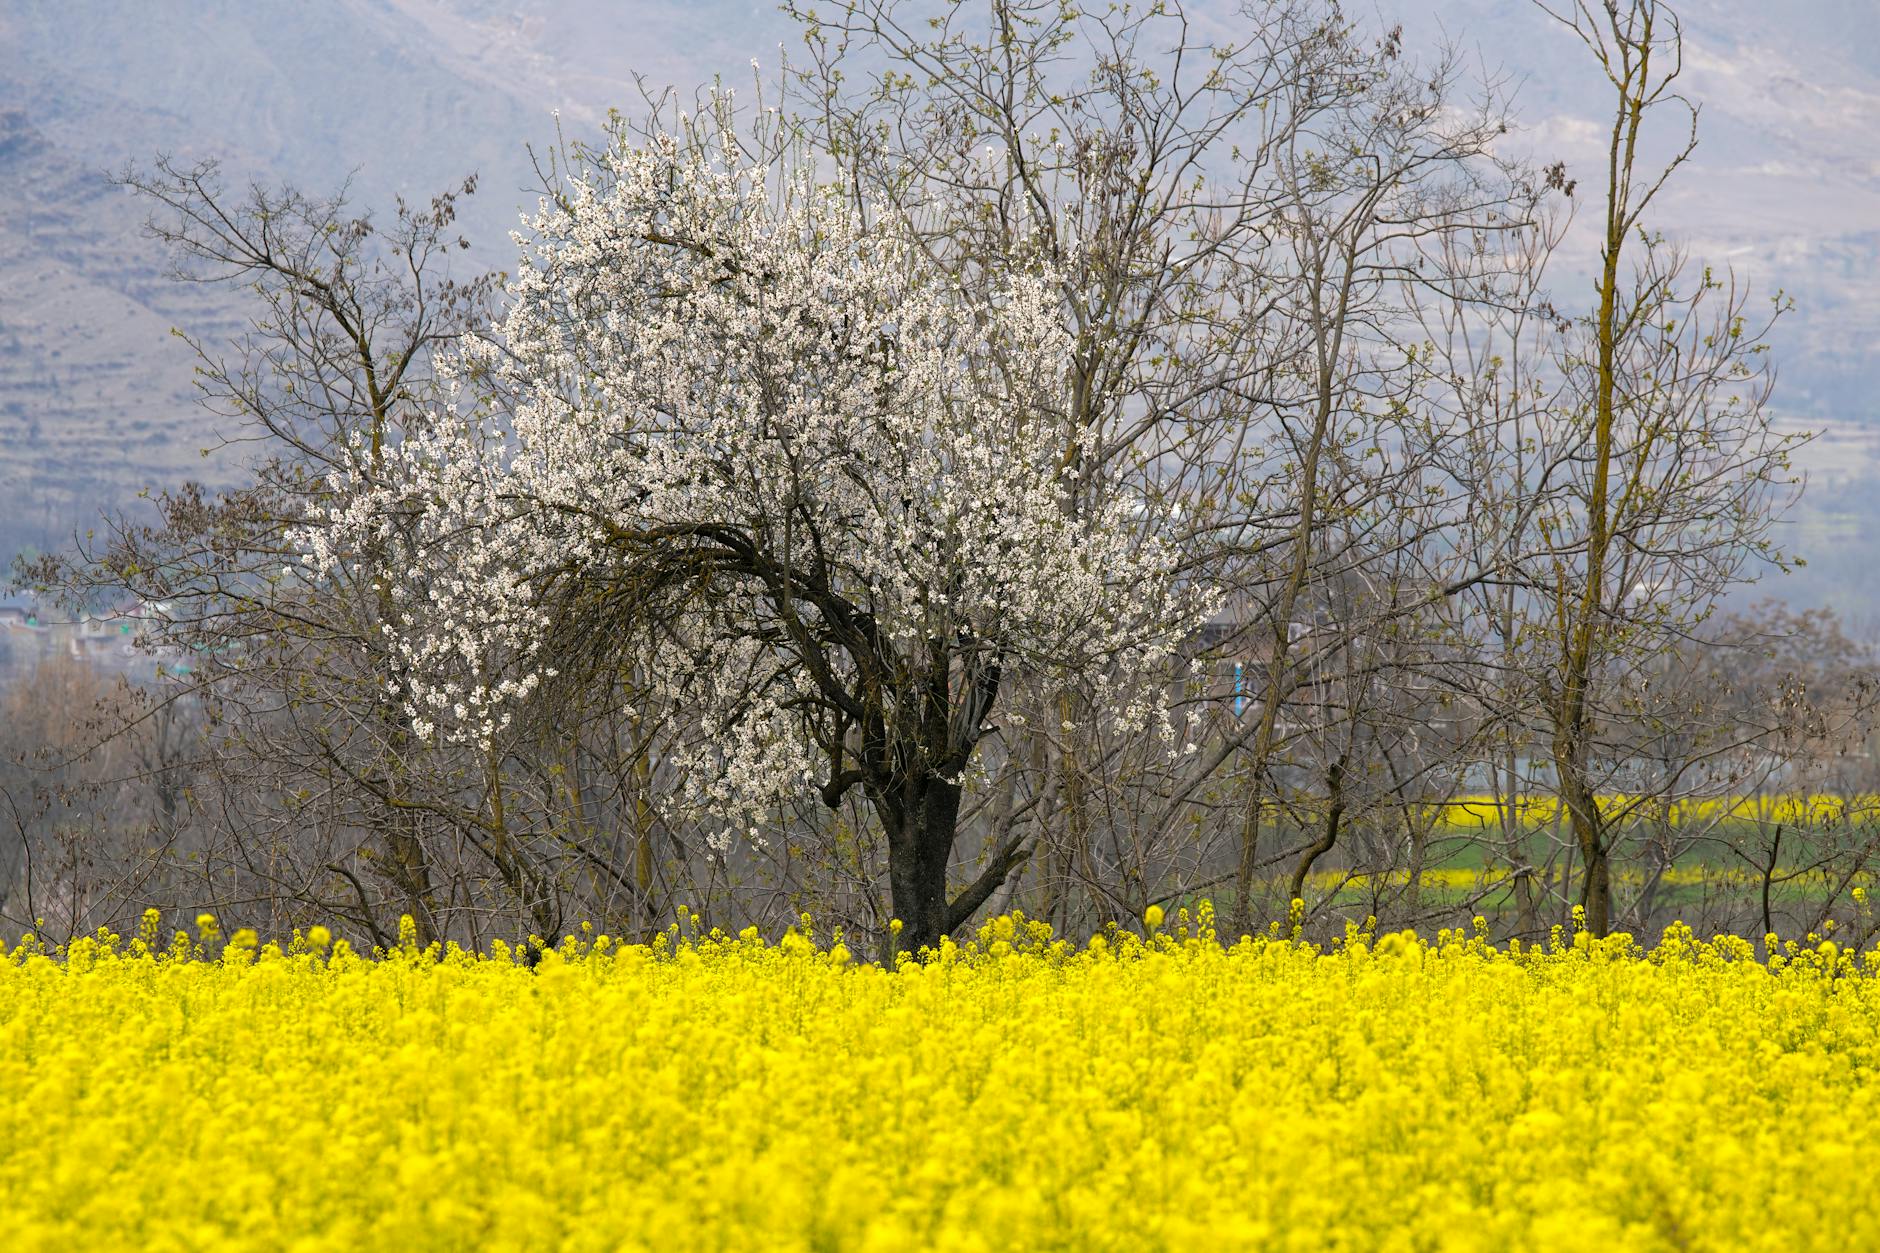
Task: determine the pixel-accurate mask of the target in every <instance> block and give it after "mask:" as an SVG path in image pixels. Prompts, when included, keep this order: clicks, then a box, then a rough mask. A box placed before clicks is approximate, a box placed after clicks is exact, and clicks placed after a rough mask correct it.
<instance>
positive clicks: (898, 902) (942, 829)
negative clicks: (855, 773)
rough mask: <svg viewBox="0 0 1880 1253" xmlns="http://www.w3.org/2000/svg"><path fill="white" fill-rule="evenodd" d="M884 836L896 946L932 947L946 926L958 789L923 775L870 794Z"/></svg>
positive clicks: (907, 948)
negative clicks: (897, 921) (896, 787)
mask: <svg viewBox="0 0 1880 1253" xmlns="http://www.w3.org/2000/svg"><path fill="white" fill-rule="evenodd" d="M871 799H873V801H874V804H875V808H876V811H877V812H878V813H879V814H880V815H881V822H882V826H883V827H884V828H885V829H886V832H887V836H888V889H889V893H890V895H891V897H892V900H893V905H894V916H895V917H896V918H898V919H900V922H901V934H900V937H899V939H898V941H897V942H896V945H895V947H896V948H897V949H898V950H899V951H902V952H908V953H919V952H920V951H921V950H922V949H924V948H933V947H936V946H937V945H938V944H939V943H940V937H941V936H943V935H945V934H946V931H947V925H948V917H947V915H948V912H949V910H948V904H949V903H948V901H947V863H948V862H949V861H950V860H952V856H953V836H954V829H955V827H956V826H957V824H958V822H959V816H960V785H959V784H957V783H951V782H948V781H947V780H945V779H938V778H933V777H928V778H925V779H920V780H915V781H912V782H910V783H908V784H907V785H905V786H904V787H903V788H901V789H899V790H898V791H896V792H894V793H888V792H881V793H874V794H872V796H871Z"/></svg>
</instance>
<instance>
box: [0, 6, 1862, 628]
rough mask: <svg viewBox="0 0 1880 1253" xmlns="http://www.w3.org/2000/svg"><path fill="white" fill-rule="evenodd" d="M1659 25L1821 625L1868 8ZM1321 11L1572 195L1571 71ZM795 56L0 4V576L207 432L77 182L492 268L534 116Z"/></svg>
mask: <svg viewBox="0 0 1880 1253" xmlns="http://www.w3.org/2000/svg"><path fill="white" fill-rule="evenodd" d="M1189 7H1190V8H1191V9H1192V10H1194V13H1195V17H1196V20H1197V23H1198V25H1197V29H1202V28H1205V29H1209V30H1218V31H1224V32H1231V30H1232V28H1233V25H1234V24H1235V22H1236V21H1237V20H1238V19H1237V18H1236V17H1235V13H1236V8H1235V5H1234V4H1233V3H1232V2H1231V0H1207V2H1206V3H1201V2H1199V0H1197V2H1195V3H1191V4H1190V6H1189ZM1679 8H1680V10H1681V11H1682V12H1683V13H1684V14H1685V15H1686V37H1687V46H1688V52H1689V55H1688V65H1687V71H1686V79H1687V83H1688V89H1689V91H1690V94H1691V95H1692V96H1693V97H1694V98H1697V99H1701V100H1703V101H1704V103H1705V108H1704V114H1703V143H1702V147H1701V148H1700V149H1699V152H1698V155H1697V157H1696V159H1695V161H1694V162H1693V164H1692V166H1691V167H1690V168H1689V169H1688V170H1687V171H1686V172H1685V173H1684V175H1683V176H1682V177H1681V179H1680V181H1679V182H1678V183H1677V184H1676V185H1674V187H1673V189H1672V190H1671V192H1670V193H1668V194H1667V196H1666V198H1665V200H1664V202H1663V204H1662V205H1661V207H1660V210H1659V220H1660V221H1661V222H1662V223H1663V224H1664V225H1665V226H1666V227H1667V229H1669V230H1671V231H1672V233H1674V234H1675V235H1677V236H1678V237H1679V238H1681V239H1683V240H1684V241H1686V242H1688V243H1689V244H1690V246H1691V247H1692V249H1693V250H1694V251H1695V252H1697V253H1698V254H1699V255H1701V256H1703V257H1704V258H1705V259H1708V260H1711V261H1714V262H1720V263H1728V264H1730V265H1732V266H1735V267H1737V269H1738V271H1739V272H1740V273H1741V274H1742V275H1743V276H1744V277H1745V278H1747V279H1748V280H1749V281H1751V282H1753V283H1754V284H1756V286H1757V287H1758V289H1759V290H1765V291H1773V290H1774V289H1776V288H1778V287H1780V288H1782V289H1784V290H1786V291H1788V292H1789V293H1790V294H1791V295H1793V296H1794V297H1795V298H1796V300H1797V302H1798V316H1797V317H1796V318H1794V319H1793V320H1792V321H1791V322H1790V323H1789V325H1788V327H1787V328H1786V330H1785V331H1784V332H1783V334H1782V336H1781V338H1780V350H1781V357H1780V360H1781V362H1782V389H1781V392H1780V396H1779V402H1780V404H1781V406H1782V407H1783V409H1784V411H1785V412H1786V413H1788V414H1790V415H1792V418H1793V420H1794V421H1795V422H1796V423H1797V424H1806V425H1811V426H1814V427H1817V428H1824V427H1825V428H1827V429H1828V430H1829V431H1830V437H1829V438H1828V439H1827V440H1825V441H1824V442H1823V443H1822V444H1821V445H1819V446H1818V447H1817V448H1816V449H1815V450H1813V451H1812V452H1811V453H1810V454H1808V455H1807V456H1806V458H1805V464H1807V465H1808V466H1809V467H1810V469H1811V472H1812V473H1814V474H1815V475H1816V477H1817V480H1818V486H1819V487H1821V488H1822V489H1824V490H1821V491H1818V492H1817V493H1815V495H1814V501H1813V502H1811V504H1810V505H1808V506H1807V507H1805V509H1804V510H1803V511H1802V513H1800V514H1799V515H1798V519H1797V524H1796V526H1795V528H1794V531H1795V533H1796V535H1797V537H1798V541H1799V545H1798V546H1800V547H1801V548H1802V549H1803V550H1804V551H1805V552H1809V553H1810V555H1811V557H1813V558H1814V559H1815V562H1816V569H1818V570H1820V569H1822V568H1823V567H1824V566H1825V567H1826V568H1827V569H1828V571H1829V572H1831V573H1832V572H1833V571H1834V570H1835V568H1836V564H1837V559H1838V560H1839V561H1840V562H1841V568H1842V570H1843V571H1844V572H1843V573H1841V574H1838V575H1837V576H1836V578H1835V579H1834V580H1828V579H1823V578H1821V577H1819V576H1817V577H1815V578H1813V579H1812V580H1808V581H1802V582H1793V583H1791V585H1790V590H1791V591H1792V592H1793V594H1795V595H1796V596H1798V597H1799V598H1802V599H1808V600H1815V599H1821V598H1823V597H1830V596H1831V597H1834V598H1838V599H1842V600H1843V601H1844V603H1848V602H1849V597H1848V596H1847V590H1848V588H1849V587H1850V586H1853V587H1856V588H1857V589H1858V588H1859V587H1860V586H1861V585H1863V577H1862V576H1863V572H1864V569H1865V567H1866V566H1867V565H1870V564H1871V558H1872V556H1873V555H1874V552H1875V547H1876V545H1880V540H1877V539H1870V538H1869V536H1870V535H1872V534H1874V533H1875V531H1876V528H1875V525H1874V524H1875V522H1876V521H1880V490H1874V489H1875V488H1880V482H1876V481H1875V476H1874V469H1873V467H1874V464H1875V461H1874V456H1873V450H1874V439H1873V436H1872V434H1871V432H1873V431H1874V430H1875V429H1880V421H1876V410H1875V407H1874V403H1873V400H1872V397H1873V396H1874V395H1875V394H1876V392H1877V391H1880V353H1877V352H1876V348H1877V347H1880V291H1876V288H1875V283H1874V278H1875V276H1876V273H1877V272H1880V142H1877V141H1876V138H1875V137H1876V136H1877V135H1880V53H1877V52H1876V48H1880V5H1875V4H1873V3H1871V2H1870V0H1808V2H1807V3H1798V4H1781V5H1771V4H1767V3H1765V2H1764V0H1685V3H1683V4H1681V5H1680V6H1679ZM1350 10H1351V11H1353V12H1360V11H1361V12H1362V13H1363V14H1364V16H1365V18H1366V20H1375V21H1376V22H1377V23H1378V24H1379V25H1380V26H1382V25H1387V24H1390V23H1394V22H1397V21H1402V22H1403V23H1404V24H1405V27H1406V36H1407V43H1408V45H1409V46H1410V47H1412V48H1418V47H1427V46H1429V45H1430V44H1431V43H1432V42H1433V41H1435V40H1437V39H1440V38H1442V37H1444V36H1445V35H1446V36H1447V37H1449V38H1451V39H1453V40H1454V41H1456V42H1457V43H1458V44H1459V45H1460V46H1461V47H1462V48H1464V49H1465V50H1466V51H1467V52H1468V53H1469V54H1470V56H1471V57H1472V58H1473V59H1474V60H1475V61H1476V62H1477V63H1478V64H1479V65H1480V66H1481V67H1483V68H1484V69H1487V70H1490V71H1500V72H1504V73H1505V74H1507V75H1508V76H1510V78H1511V79H1513V80H1515V81H1517V82H1518V83H1519V107H1520V111H1521V114H1522V117H1523V118H1524V120H1525V128H1524V130H1523V131H1522V132H1521V133H1520V134H1519V135H1517V136H1515V137H1514V138H1513V139H1512V140H1511V142H1514V143H1517V144H1522V145H1526V146H1527V148H1528V150H1530V151H1532V152H1533V153H1535V154H1536V155H1541V156H1546V157H1548V158H1554V157H1560V158H1564V159H1566V160H1567V161H1568V162H1569V163H1570V164H1571V165H1572V166H1573V167H1574V169H1575V171H1576V173H1578V174H1579V175H1580V176H1581V177H1582V178H1583V180H1585V181H1584V183H1583V185H1584V186H1588V187H1589V188H1590V187H1591V185H1592V184H1593V183H1594V182H1595V181H1596V178H1595V174H1596V170H1597V164H1598V159H1599V144H1600V122H1599V116H1598V108H1599V107H1600V102H1601V100H1602V97H1601V96H1600V92H1599V89H1600V85H1601V84H1600V80H1599V78H1598V75H1597V71H1595V70H1593V69H1592V68H1591V67H1590V65H1588V64H1587V63H1586V61H1585V60H1584V57H1583V55H1582V54H1581V53H1580V50H1579V49H1578V48H1577V47H1576V46H1575V45H1574V44H1573V42H1572V39H1571V36H1569V35H1567V34H1565V33H1564V32H1562V31H1560V30H1558V29H1557V28H1555V27H1553V26H1552V25H1551V24H1550V23H1549V22H1548V20H1547V19H1546V18H1545V16H1544V15H1542V14H1540V13H1539V12H1538V11H1537V10H1535V9H1533V8H1531V7H1530V6H1528V5H1525V4H1522V3H1518V2H1516V0H1364V3H1363V7H1362V9H1360V7H1359V6H1355V5H1354V6H1350ZM797 39H798V36H797V33H796V30H795V28H794V26H793V24H792V23H790V22H789V21H788V19H786V18H784V17H783V16H782V15H781V14H779V13H777V12H776V11H775V8H774V6H773V5H772V4H771V3H770V2H769V0H703V2H701V3H691V4H688V3H683V2H681V0H631V2H626V3H616V2H609V0H331V2H329V3H325V4H321V5H306V4H301V3H293V2H291V0H88V2H87V3H85V4H82V5H68V4H56V3H52V2H51V0H0V114H4V115H5V116H4V118H3V119H0V555H4V552H5V551H7V550H11V549H12V548H13V547H14V546H16V545H17V544H18V543H21V542H35V543H38V542H45V541H46V540H47V539H50V538H56V536H57V535H58V534H59V533H60V531H61V529H62V528H64V527H67V526H69V525H70V523H71V522H73V521H76V520H78V519H80V518H82V517H84V516H85V515H87V514H88V513H90V512H91V511H92V510H93V509H94V508H95V506H97V505H99V504H105V503H111V501H112V500H113V499H117V500H121V499H125V498H128V497H130V496H132V495H134V493H135V491H136V490H137V489H140V488H142V487H144V486H146V485H148V484H152V483H163V482H171V481H174V480H175V479H176V478H177V477H180V476H181V475H183V474H185V473H190V472H195V471H201V470H204V469H205V468H207V469H209V470H210V471H211V472H213V471H214V466H213V465H211V466H208V467H205V465H204V463H203V462H202V461H201V459H200V458H198V457H197V452H198V450H199V449H200V448H202V447H203V446H205V445H206V444H208V443H210V442H212V432H211V427H212V422H211V420H210V419H209V418H208V417H207V416H206V415H204V414H202V413H201V412H200V411H199V410H198V409H197V408H196V407H195V406H194V404H193V399H192V392H191V388H190V380H189V371H188V364H189V363H188V359H187V354H186V353H185V352H183V351H182V350H181V349H180V345H178V344H177V343H176V342H175V341H174V340H173V339H171V338H170V337H169V335H168V334H167V331H168V329H169V327H170V326H172V325H176V324H181V325H186V326H189V327H191V328H192V329H196V330H199V331H204V332H206V333H208V334H209V335H211V336H213V335H215V334H217V333H221V332H224V331H226V330H227V329H229V328H232V327H233V326H234V325H236V319H237V317H238V315H239V305H238V304H236V303H235V302H233V301H232V300H230V299H228V298H226V297H218V296H216V295H215V294H213V293H208V292H204V291H201V290H199V289H188V288H180V289H179V288H175V287H173V286H171V285H169V284H167V283H165V282H164V281H163V280H162V279H161V272H162V269H163V258H162V257H161V255H159V253H158V252H157V250H156V249H155V248H154V247H153V246H152V245H150V244H149V243H147V242H146V241H143V240H142V239H141V238H139V236H138V232H137V227H138V224H139V223H140V221H141V219H142V216H143V210H142V208H141V207H140V206H138V205H137V204H136V203H135V202H133V201H131V200H129V199H127V198H126V197H125V196H124V195H123V194H122V193H121V192H119V191H117V190H115V189H113V188H112V187H110V186H109V185H108V184H107V182H106V181H105V178H104V172H105V171H107V170H114V169H118V168H121V167H122V166H123V165H124V164H125V163H126V162H127V161H130V160H134V159H140V160H147V159H148V158H149V156H150V155H151V154H153V153H155V152H158V151H168V152H172V153H175V154H177V155H179V156H183V157H196V156H208V155H213V156H217V157H220V158H222V159H224V160H225V161H226V162H227V163H228V164H229V167H230V169H231V170H232V171H234V172H236V173H237V174H239V175H240V176H242V177H256V178H262V179H265V180H268V181H275V180H282V179H286V180H291V181H294V182H296V183H299V184H301V185H303V186H305V187H307V188H309V189H312V190H326V189H331V188H334V187H337V186H338V185H339V184H340V183H341V182H342V181H343V180H345V179H346V178H347V177H348V176H349V175H350V176H352V177H353V179H354V192H355V196H356V199H357V200H358V202H359V203H361V204H367V205H377V206H381V207H383V206H386V205H388V204H389V203H390V201H391V199H392V197H393V196H394V195H397V194H403V195H406V196H409V197H425V198H428V197H429V196H430V195H431V194H432V193H434V192H435V191H436V190H438V189H440V188H442V187H445V186H448V185H451V184H453V183H454V182H455V181H457V180H458V179H460V178H461V177H462V176H463V175H464V174H465V173H467V172H469V171H472V170H476V171H478V172H480V173H481V175H482V176H483V183H482V187H483V190H482V192H481V194H480V195H479V196H478V197H477V198H476V200H475V201H474V202H472V204H471V205H470V207H469V209H468V211H467V213H466V217H465V226H466V228H467V230H468V231H469V233H470V234H471V235H472V238H473V239H475V240H476V241H478V245H479V246H478V248H477V249H476V251H475V253H474V254H473V256H474V258H475V259H477V260H479V261H481V262H482V263H484V264H488V265H492V266H496V265H504V264H507V263H508V260H509V250H508V245H507V241H506V234H507V232H508V230H509V229H511V227H512V226H513V225H514V223H515V220H516V213H517V210H518V208H519V207H520V206H521V205H522V204H524V203H526V202H527V201H528V200H529V199H530V198H531V197H530V194H529V192H528V188H529V187H530V185H531V172H530V169H529V164H528V157H527V152H526V150H525V145H526V144H528V143H529V142H531V141H534V142H537V143H540V142H541V141H544V140H546V139H548V138H550V137H551V136H552V134H553V130H554V125H555V123H554V119H553V116H552V114H553V111H555V110H560V111H561V113H562V119H563V122H564V123H565V124H566V125H567V126H568V127H569V128H570V129H571V130H572V131H573V132H574V133H576V134H592V133H593V131H594V129H595V128H596V126H597V125H598V123H599V121H600V119H601V118H603V117H604V116H605V113H606V110H607V109H608V108H609V107H614V106H618V107H623V108H629V109H630V108H632V107H634V106H635V105H636V104H637V102H638V99H639V96H638V92H637V90H636V88H635V86H634V82H633V74H634V73H635V72H636V71H637V72H638V73H641V74H643V75H645V76H646V78H647V80H648V81H649V83H650V84H651V85H653V86H654V87H655V88H657V87H660V86H664V85H666V84H677V85H679V86H681V87H682V89H686V90H689V89H690V88H692V87H694V86H696V85H697V84H699V83H701V82H705V81H708V80H709V79H710V78H711V77H712V76H713V75H715V74H716V75H723V76H724V78H725V79H726V81H728V82H730V83H731V84H733V85H734V86H736V87H738V88H739V89H740V90H741V91H743V90H748V84H749V79H750V69H749V62H750V60H751V58H753V57H755V58H758V59H759V60H760V61H761V62H762V63H763V65H764V67H765V69H766V71H770V70H773V69H774V67H775V66H776V64H777V61H778V57H779V52H778V45H779V42H780V41H782V42H785V43H787V44H788V45H789V47H790V49H791V50H792V51H793V52H794V50H795V49H796V47H797ZM1582 213H1583V214H1585V215H1586V216H1587V217H1588V218H1589V219H1590V218H1591V217H1593V216H1595V215H1596V213H1597V206H1596V205H1594V204H1593V203H1592V202H1591V201H1590V200H1589V201H1588V202H1587V203H1586V204H1585V205H1584V206H1583V208H1582ZM1587 248H1588V245H1587V244H1586V243H1584V242H1583V243H1582V244H1581V253H1580V262H1581V263H1583V262H1584V261H1585V260H1586V259H1587V257H1588V255H1589V254H1588V251H1587ZM1571 261H1572V259H1571V258H1569V262H1570V263H1569V264H1568V265H1564V266H1563V267H1562V268H1561V269H1560V271H1559V272H1558V275H1557V284H1556V285H1557V289H1558V295H1559V296H1560V297H1561V299H1562V301H1563V303H1566V304H1572V303H1573V300H1574V296H1575V294H1576V293H1575V288H1576V286H1577V284H1578V283H1579V282H1580V280H1578V279H1577V278H1576V277H1575V275H1574V273H1573V269H1574V265H1573V264H1572V263H1571ZM1811 550H1812V551H1811ZM1872 599H1873V603H1874V604H1875V606H1876V607H1880V596H1875V597H1873V598H1872Z"/></svg>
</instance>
